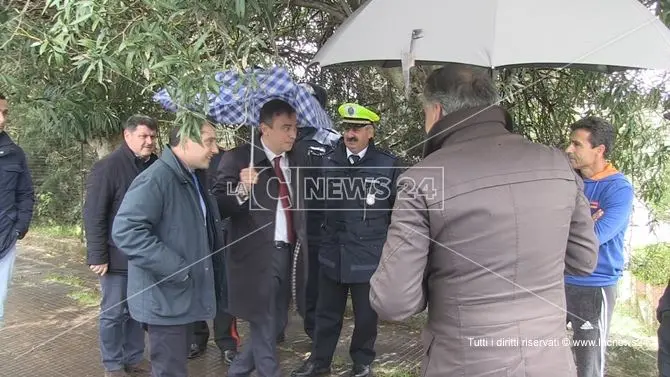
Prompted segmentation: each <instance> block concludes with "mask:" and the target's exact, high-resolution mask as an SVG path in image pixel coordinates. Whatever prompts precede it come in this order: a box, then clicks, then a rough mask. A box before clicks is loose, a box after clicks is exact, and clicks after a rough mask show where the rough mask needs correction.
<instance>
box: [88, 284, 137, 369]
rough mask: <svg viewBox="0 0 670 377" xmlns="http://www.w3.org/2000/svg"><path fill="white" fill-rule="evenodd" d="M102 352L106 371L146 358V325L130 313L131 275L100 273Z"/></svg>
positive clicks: (121, 367) (133, 363)
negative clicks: (127, 300) (127, 296)
mask: <svg viewBox="0 0 670 377" xmlns="http://www.w3.org/2000/svg"><path fill="white" fill-rule="evenodd" d="M100 288H101V290H102V300H101V301H100V323H99V331H100V354H101V356H102V365H103V366H104V368H105V370H107V371H115V370H122V369H123V368H124V367H125V366H126V365H135V364H137V363H139V362H140V361H142V359H143V358H144V329H143V328H142V325H141V324H140V323H139V322H137V321H135V320H134V319H133V318H131V317H130V313H129V312H128V303H127V302H126V292H127V289H128V276H126V275H122V274H110V273H108V274H105V275H104V276H101V277H100Z"/></svg>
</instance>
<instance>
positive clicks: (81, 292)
mask: <svg viewBox="0 0 670 377" xmlns="http://www.w3.org/2000/svg"><path fill="white" fill-rule="evenodd" d="M44 281H45V282H47V283H58V284H63V285H67V286H68V287H71V288H72V291H71V292H70V293H68V295H67V296H68V297H69V298H71V299H73V300H75V301H76V302H77V303H78V304H79V305H81V306H84V307H92V306H97V305H99V304H100V294H99V293H98V291H97V290H94V289H91V288H89V287H87V286H86V282H85V281H84V280H83V279H82V278H79V277H77V276H74V275H63V274H51V275H49V276H48V277H47V278H46V279H45V280H44Z"/></svg>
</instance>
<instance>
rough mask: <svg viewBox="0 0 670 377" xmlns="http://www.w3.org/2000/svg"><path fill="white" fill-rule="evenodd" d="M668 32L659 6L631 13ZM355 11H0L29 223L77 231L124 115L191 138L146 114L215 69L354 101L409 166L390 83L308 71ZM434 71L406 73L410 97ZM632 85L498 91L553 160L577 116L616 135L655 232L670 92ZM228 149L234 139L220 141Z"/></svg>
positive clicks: (588, 76) (303, 3)
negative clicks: (255, 73)
mask: <svg viewBox="0 0 670 377" xmlns="http://www.w3.org/2000/svg"><path fill="white" fill-rule="evenodd" d="M641 1H642V3H643V4H645V5H646V6H647V7H649V9H650V11H652V12H655V13H656V14H657V15H658V17H660V18H661V19H662V20H663V21H664V22H665V23H666V25H670V0H641ZM360 4H361V1H360V0H291V1H285V0H283V1H282V0H218V1H213V0H205V1H198V2H186V1H182V0H47V1H46V2H32V1H29V0H0V91H1V92H4V93H6V94H8V95H9V97H10V101H11V115H10V132H11V134H12V136H13V137H15V138H16V139H18V141H19V142H20V144H21V145H22V146H23V147H24V149H25V150H26V152H27V153H28V155H29V156H30V164H31V168H32V170H33V174H34V176H35V178H36V185H37V187H38V198H39V202H38V207H37V219H38V221H41V222H45V223H49V224H52V223H53V224H55V223H58V224H79V222H80V213H81V198H82V192H83V189H84V187H83V182H84V180H85V176H86V172H87V171H88V169H89V168H90V166H91V164H92V163H93V161H95V160H96V159H97V158H100V157H102V156H104V155H106V154H107V153H109V152H110V151H111V150H112V149H113V148H114V147H115V146H116V145H117V144H118V142H119V141H120V138H119V135H120V130H121V124H122V122H123V121H124V120H125V119H126V118H127V117H128V116H130V115H131V114H134V113H145V114H148V115H152V116H155V117H157V118H159V119H161V126H162V127H161V133H160V136H161V137H162V136H163V135H165V133H166V131H167V130H168V129H169V128H170V127H171V126H172V125H173V124H178V125H180V126H182V127H184V129H185V131H186V132H191V133H193V132H195V131H194V130H195V129H197V127H196V125H197V122H198V120H197V118H195V117H192V116H191V117H189V116H188V113H186V112H179V113H177V114H169V113H166V112H164V111H163V110H162V109H161V108H160V107H159V106H158V105H157V104H156V103H153V102H152V101H151V96H152V94H153V93H154V92H155V91H156V90H157V89H158V88H161V87H164V86H166V85H169V86H172V87H174V88H175V92H174V93H173V95H174V96H175V97H176V98H177V99H178V101H180V102H181V103H190V102H192V101H191V100H192V99H193V98H194V96H195V95H197V94H199V93H204V92H206V91H208V90H212V85H213V83H212V78H213V74H214V73H215V72H217V71H221V70H225V69H244V68H248V67H251V66H270V65H273V64H278V65H284V66H287V67H289V69H291V70H293V71H294V72H296V74H300V76H301V77H297V78H299V79H302V80H311V81H315V82H317V83H319V84H321V85H322V86H324V87H326V88H327V89H328V92H329V97H330V101H329V110H330V111H331V113H332V114H333V116H334V115H335V113H334V111H335V109H336V107H337V104H339V103H342V102H344V101H355V102H359V103H361V104H363V105H365V106H369V107H371V108H373V109H374V110H376V111H377V112H378V113H380V114H381V115H382V122H381V124H380V127H379V132H378V134H379V137H378V143H380V144H381V145H382V147H385V148H387V149H389V150H391V151H393V152H395V153H397V154H399V155H401V157H403V159H404V160H405V161H406V162H407V163H412V162H414V161H416V160H417V159H418V158H419V153H420V150H421V147H420V142H421V139H422V137H423V130H422V128H423V119H422V117H423V114H422V110H421V105H420V103H419V100H418V98H417V97H416V96H413V97H412V98H411V99H410V100H409V101H408V100H406V99H405V98H404V96H403V88H402V80H401V76H400V74H399V71H397V70H393V69H377V68H371V67H346V68H342V67H334V68H326V69H323V70H320V71H319V70H316V69H313V68H309V69H306V68H305V67H306V65H307V63H308V62H309V60H310V59H311V58H312V56H313V54H314V53H315V52H316V51H317V50H318V48H319V47H320V46H321V45H323V43H324V42H325V41H326V40H327V39H328V37H329V36H330V35H332V33H333V31H334V30H335V28H336V27H337V26H338V25H339V24H340V23H341V22H342V21H343V20H344V19H345V18H346V17H347V15H349V14H351V12H353V11H354V10H355V9H356V8H357V7H358V6H360ZM431 68H432V67H418V68H416V69H415V70H414V71H413V91H414V92H415V93H416V92H420V90H421V83H422V80H423V79H424V78H425V76H426V75H427V74H428V73H429V71H430V69H431ZM643 77H644V75H643V74H642V73H641V72H624V73H616V74H604V73H597V72H586V71H581V70H572V69H563V70H530V69H503V70H500V71H497V76H496V82H497V84H498V87H499V90H500V93H501V94H502V95H503V97H504V98H505V100H504V101H503V103H502V105H504V106H505V107H507V108H509V109H510V111H511V112H512V115H513V118H514V121H515V123H516V128H515V132H518V133H520V134H523V135H525V136H527V137H529V138H530V139H532V140H536V141H539V142H542V143H546V144H548V145H554V146H559V147H563V146H564V145H565V144H566V141H567V125H568V124H570V123H571V122H573V121H575V120H576V119H578V118H579V117H581V116H583V115H586V114H593V115H599V116H602V117H605V118H607V119H609V120H611V121H612V122H613V124H614V125H615V126H616V127H617V132H618V139H617V144H616V147H615V154H614V156H613V162H614V163H615V165H616V166H617V167H618V168H620V169H621V170H622V171H623V172H624V173H625V174H627V175H628V176H629V177H631V179H632V180H633V182H634V184H635V186H636V190H637V192H638V194H639V196H640V197H641V198H642V199H644V200H645V201H646V202H647V203H649V205H650V206H651V207H652V208H653V209H654V213H655V214H656V215H657V216H658V218H659V219H666V220H667V219H668V218H670V215H669V209H670V194H669V193H670V190H668V185H670V168H669V165H668V159H669V158H670V153H668V146H669V145H670V139H669V137H668V133H667V129H668V123H669V122H668V121H667V120H664V119H663V117H662V114H663V112H664V111H668V110H670V99H669V97H668V93H669V91H668V80H667V78H666V77H661V78H660V79H658V80H657V82H654V83H648V82H645V81H644V80H643ZM221 133H222V138H223V140H225V144H226V146H227V147H232V146H233V145H234V144H235V143H236V142H240V141H241V140H243V139H244V138H245V137H246V132H245V130H244V129H240V130H233V129H225V130H222V131H221Z"/></svg>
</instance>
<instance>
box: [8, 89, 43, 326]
mask: <svg viewBox="0 0 670 377" xmlns="http://www.w3.org/2000/svg"><path fill="white" fill-rule="evenodd" d="M8 113H9V104H8V103H7V99H6V98H5V96H4V95H2V94H0V328H2V327H3V323H4V304H5V300H6V299H7V291H8V289H9V283H10V281H11V280H12V270H13V267H14V260H15V259H16V241H17V240H20V239H22V238H23V237H24V236H25V235H26V233H27V232H28V227H29V226H30V221H31V220H32V217H33V204H34V203H35V195H34V193H33V182H32V179H31V177H30V170H29V169H28V165H27V163H26V156H25V154H24V153H23V149H21V148H20V147H19V146H18V145H16V144H15V143H14V142H13V141H12V139H11V138H10V137H9V135H7V133H6V132H5V120H6V119H7V114H8Z"/></svg>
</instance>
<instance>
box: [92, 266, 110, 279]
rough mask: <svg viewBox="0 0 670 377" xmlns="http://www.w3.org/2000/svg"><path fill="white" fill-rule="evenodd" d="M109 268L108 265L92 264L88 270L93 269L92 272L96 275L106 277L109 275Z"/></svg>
mask: <svg viewBox="0 0 670 377" xmlns="http://www.w3.org/2000/svg"><path fill="white" fill-rule="evenodd" d="M108 267H109V264H108V263H105V264H92V265H90V266H88V268H90V269H91V271H93V272H95V273H96V274H98V275H100V276H104V275H105V274H106V273H107V268H108Z"/></svg>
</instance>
